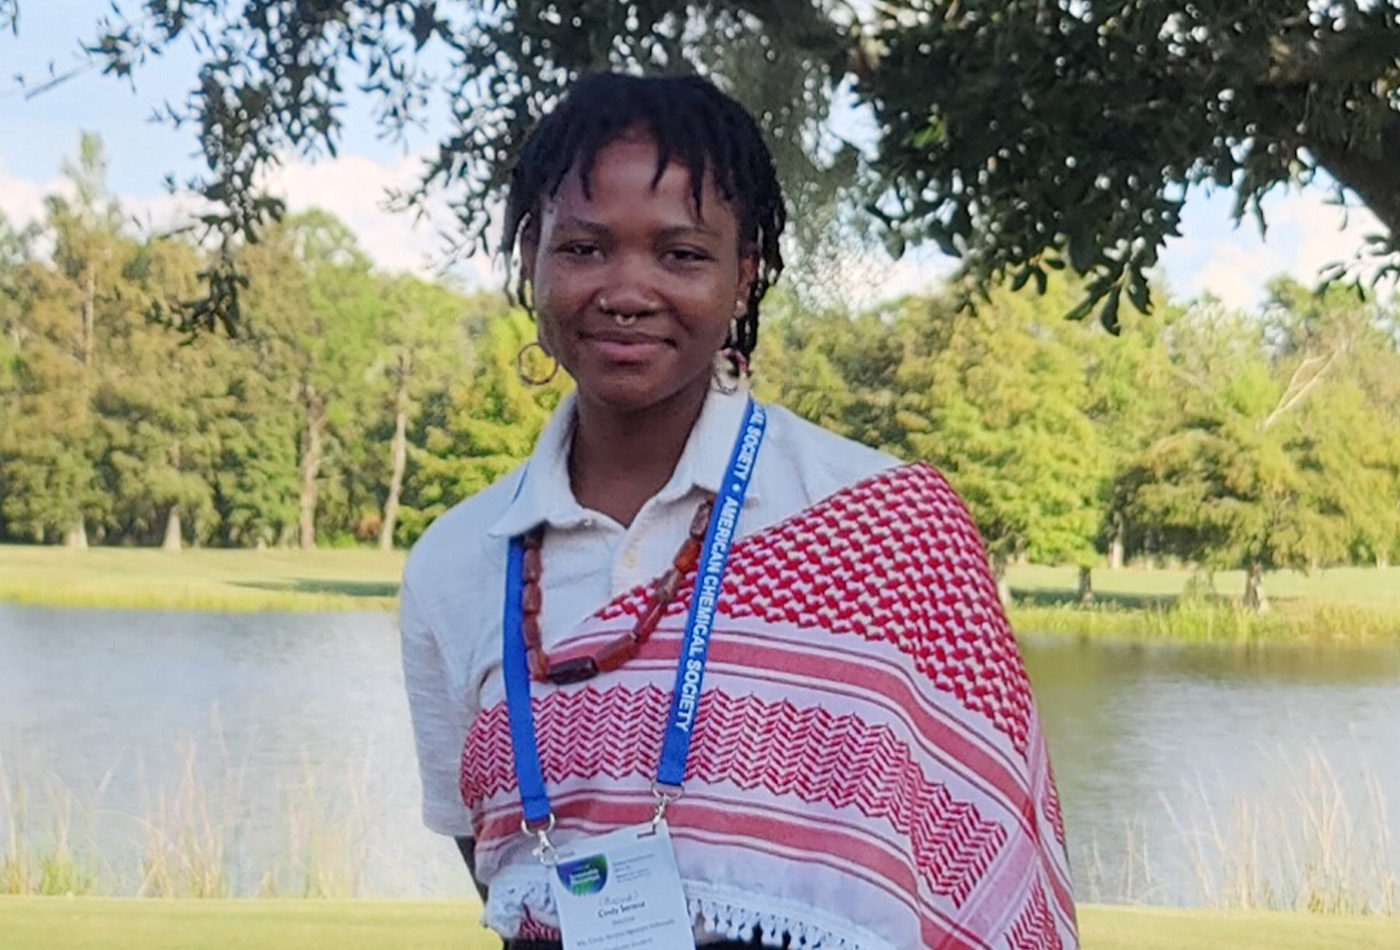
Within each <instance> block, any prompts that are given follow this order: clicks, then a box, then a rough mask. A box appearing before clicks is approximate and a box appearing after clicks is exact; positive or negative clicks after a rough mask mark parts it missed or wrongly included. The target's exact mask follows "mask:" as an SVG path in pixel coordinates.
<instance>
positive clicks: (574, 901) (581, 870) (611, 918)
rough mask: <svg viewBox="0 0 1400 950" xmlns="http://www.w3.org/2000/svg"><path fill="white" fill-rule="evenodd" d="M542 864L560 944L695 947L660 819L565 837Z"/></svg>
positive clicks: (604, 948) (573, 949) (595, 948)
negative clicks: (593, 834)
mask: <svg viewBox="0 0 1400 950" xmlns="http://www.w3.org/2000/svg"><path fill="white" fill-rule="evenodd" d="M547 870H548V871H549V886H550V890H551V891H552V892H553V894H554V903H555V906H556V907H557V908H558V909H559V929H560V930H561V931H562V933H563V938H564V947H565V950H694V948H695V933H694V929H693V927H692V926H691V920H690V911H689V910H687V909H686V904H685V892H684V891H683V890H682V889H681V875H680V870H679V869H678V868H677V867H676V853H675V851H674V850H673V849H672V847H671V834H670V831H669V830H668V829H667V827H666V822H664V821H661V822H657V823H656V824H655V825H654V826H653V825H651V824H646V825H637V826H633V827H631V828H622V829H620V830H618V831H614V832H610V833H609V834H606V835H600V836H599V837H596V838H586V839H584V840H582V841H577V842H574V843H571V844H570V845H569V846H567V847H564V848H560V849H559V850H558V851H557V852H556V853H555V863H554V865H553V866H552V867H549V868H548V869H547Z"/></svg>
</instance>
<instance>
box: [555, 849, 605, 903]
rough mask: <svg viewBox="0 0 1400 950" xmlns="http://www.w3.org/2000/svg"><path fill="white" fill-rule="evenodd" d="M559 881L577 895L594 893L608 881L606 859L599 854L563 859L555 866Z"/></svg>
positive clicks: (583, 895)
mask: <svg viewBox="0 0 1400 950" xmlns="http://www.w3.org/2000/svg"><path fill="white" fill-rule="evenodd" d="M555 870H557V871H558V873H559V882H560V883H561V884H563V885H564V886H565V887H567V888H568V889H569V893H571V894H574V895H576V896H578V897H587V896H588V895H589V894H596V893H598V892H599V891H601V890H602V889H603V885H605V884H607V883H608V859H607V858H606V857H604V856H603V855H601V854H594V855H590V856H589V857H586V858H579V859H578V860H577V861H565V862H564V863H563V864H559V865H557V866H556V868H555Z"/></svg>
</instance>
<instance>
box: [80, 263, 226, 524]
mask: <svg viewBox="0 0 1400 950" xmlns="http://www.w3.org/2000/svg"><path fill="white" fill-rule="evenodd" d="M199 267H200V261H199V257H198V253H197V251H196V250H195V249H194V248H192V247H190V246H188V245H186V244H183V243H180V242H177V241H172V240H165V239H153V240H150V241H148V242H146V243H145V244H144V245H143V246H142V247H141V248H140V249H139V251H138V252H137V253H136V254H135V256H134V257H133V258H132V260H131V261H130V263H129V265H128V267H127V270H126V274H125V276H126V278H127V283H126V285H125V288H124V297H123V300H122V301H121V302H122V304H123V306H122V314H121V316H122V318H123V319H121V320H120V321H119V322H117V321H114V326H113V330H112V332H111V333H110V335H109V338H108V339H107V340H105V341H104V345H103V350H102V355H103V362H104V364H105V369H104V370H103V372H102V374H101V382H100V386H99V389H98V392H97V396H96V408H97V411H98V413H99V415H100V416H101V419H102V425H103V427H104V429H105V438H104V440H103V441H104V447H105V455H104V458H103V467H104V469H105V470H106V471H107V472H108V473H109V481H108V483H109V485H110V488H111V491H112V493H113V513H112V519H113V525H112V527H113V528H114V530H116V531H117V532H118V533H119V534H120V535H121V536H122V537H123V538H124V539H126V540H128V541H132V542H136V543H144V544H149V543H154V542H156V541H159V543H160V544H161V546H162V547H163V548H165V549H166V550H169V551H178V550H180V548H181V547H182V546H183V543H184V539H185V537H186V535H188V536H189V537H190V538H191V539H192V540H195V541H203V540H204V539H205V538H207V537H209V536H210V535H211V534H212V532H213V530H214V513H215V508H214V491H215V489H214V485H215V482H216V479H217V469H216V466H217V463H218V461H219V456H220V447H219V439H218V436H217V421H218V418H219V417H220V416H221V415H222V414H224V413H227V412H228V411H229V409H230V408H231V407H230V404H229V402H230V401H229V399H228V379H227V374H226V372H225V361H224V359H223V355H224V353H225V351H226V350H228V349H229V346H230V344H229V343H228V342H227V341H224V340H219V339H213V338H208V337H206V338H202V339H188V340H182V339H180V338H179V337H177V336H175V335H174V334H171V333H170V332H168V331H167V330H165V329H163V328H162V327H161V326H160V325H159V324H157V323H156V322H154V321H153V320H152V319H151V316H152V314H155V313H158V312H160V311H162V310H166V309H168V308H169V307H170V306H171V305H172V302H173V301H179V300H184V299H188V298H189V297H190V296H191V295H192V294H194V293H196V292H197V289H198V277H197V274H198V271H199Z"/></svg>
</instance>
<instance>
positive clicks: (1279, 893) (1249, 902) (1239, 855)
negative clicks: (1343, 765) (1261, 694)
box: [1078, 748, 1400, 915]
mask: <svg viewBox="0 0 1400 950" xmlns="http://www.w3.org/2000/svg"><path fill="white" fill-rule="evenodd" d="M1361 770H1362V775H1361V781H1360V791H1359V792H1358V791H1355V790H1353V791H1352V792H1351V793H1350V794H1348V792H1347V791H1346V789H1345V788H1344V787H1343V785H1342V783H1341V782H1340V781H1339V780H1338V777H1337V774H1336V771H1335V770H1334V769H1333V767H1332V765H1331V764H1330V763H1329V761H1328V759H1327V757H1326V756H1325V755H1324V754H1323V753H1322V751H1321V750H1319V749H1316V748H1313V749H1309V750H1307V751H1306V752H1305V753H1303V755H1302V756H1301V758H1299V757H1298V756H1290V766H1289V767H1288V768H1286V769H1284V772H1285V774H1286V776H1287V777H1286V779H1285V780H1284V781H1283V782H1282V783H1277V784H1274V783H1266V784H1265V785H1263V786H1261V787H1260V788H1258V789H1257V790H1254V791H1251V792H1249V793H1246V794H1239V795H1236V796H1234V797H1233V798H1232V799H1231V800H1230V801H1228V802H1226V803H1224V804H1223V805H1214V806H1213V796H1212V795H1211V794H1210V793H1209V791H1208V790H1207V789H1206V788H1205V787H1204V785H1203V784H1201V783H1198V784H1197V785H1196V786H1195V787H1193V788H1191V789H1188V790H1187V793H1186V795H1185V798H1184V800H1183V801H1179V802H1172V801H1170V800H1168V799H1167V798H1165V797H1163V799H1162V800H1161V802H1160V807H1161V808H1162V809H1163V810H1164V812H1165V814H1166V816H1167V818H1168V820H1169V821H1170V824H1171V827H1172V828H1173V830H1174V834H1173V836H1172V839H1171V846H1170V848H1168V849H1165V850H1164V851H1161V852H1158V853H1152V852H1150V850H1149V848H1148V847H1147V841H1148V835H1147V833H1146V823H1145V822H1144V821H1143V820H1142V819H1141V818H1138V819H1134V820H1132V821H1129V822H1126V823H1125V826H1124V828H1123V833H1122V837H1121V839H1120V840H1118V841H1115V842H1113V843H1112V844H1108V845H1106V844H1105V843H1104V842H1102V841H1101V840H1098V838H1097V836H1096V837H1095V838H1094V839H1091V840H1090V841H1089V842H1087V843H1086V845H1085V846H1084V847H1083V848H1082V849H1081V851H1080V855H1079V862H1078V863H1079V865H1080V869H1081V871H1082V873H1083V875H1084V877H1085V878H1086V879H1087V881H1088V888H1089V893H1088V894H1083V895H1080V896H1081V898H1084V899H1088V900H1092V901H1102V900H1108V901H1112V902H1124V903H1142V904H1185V905H1189V906H1210V907H1220V908H1240V909H1259V910H1295V911H1308V912H1313V913H1327V914H1383V915H1393V914H1396V913H1397V911H1400V875H1397V870H1396V861H1397V852H1396V849H1395V839H1394V836H1393V833H1392V829H1391V824H1390V818H1389V811H1388V807H1387V801H1386V796H1385V791H1384V789H1383V788H1382V787H1381V785H1380V783H1379V781H1378V780H1377V779H1376V777H1375V774H1374V773H1373V772H1372V771H1371V770H1370V769H1369V767H1367V766H1365V765H1364V764H1363V765H1362V766H1361Z"/></svg>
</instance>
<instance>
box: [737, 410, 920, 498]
mask: <svg viewBox="0 0 1400 950" xmlns="http://www.w3.org/2000/svg"><path fill="white" fill-rule="evenodd" d="M764 408H765V409H766V410H767V412H768V431H767V433H766V434H765V436H764V447H763V450H762V452H760V454H759V459H760V465H762V464H764V462H765V461H766V462H768V463H769V464H770V465H772V466H773V468H774V469H782V470H784V471H781V472H776V471H775V474H781V475H783V476H795V477H796V478H797V479H798V480H799V482H800V483H801V484H802V485H803V487H804V488H806V489H807V494H808V496H809V498H810V499H811V500H813V501H815V500H817V499H820V498H824V497H826V496H827V495H830V494H831V493H833V492H836V491H840V490H841V489H842V488H846V487H849V486H851V485H854V484H855V483H856V482H859V481H861V480H863V479H866V478H869V477H870V476H872V475H875V474H877V473H879V472H884V471H887V470H889V469H892V468H894V467H896V466H898V465H899V464H900V461H899V460H898V459H897V458H895V457H894V456H892V455H889V454H888V453H885V452H881V451H879V450H878V449H872V448H871V447H870V446H868V445H862V444H861V443H859V442H856V441H855V440H853V439H848V438H845V437H844V436H840V435H837V434H836V433H834V432H830V431H828V430H826V429H823V428H822V427H821V426H819V425H816V424H814V423H811V422H808V421H807V420H806V419H803V418H802V417H801V416H798V415H797V414H795V413H793V412H791V411H789V410H787V409H784V408H783V407H782V406H774V405H765V406H764Z"/></svg>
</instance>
